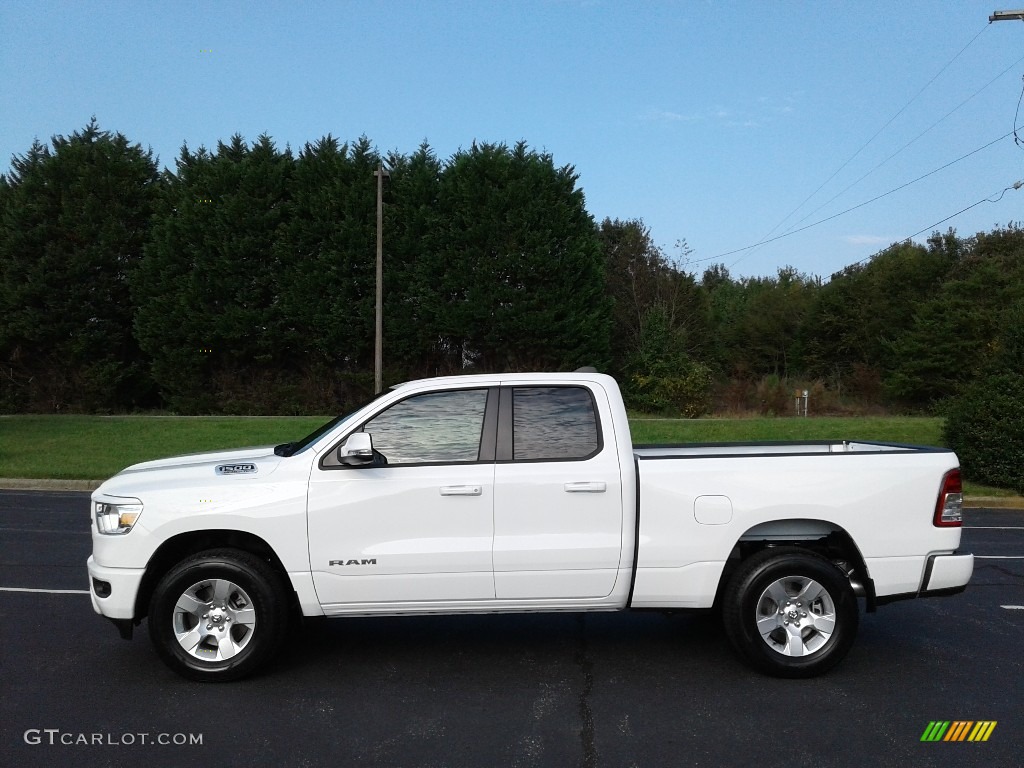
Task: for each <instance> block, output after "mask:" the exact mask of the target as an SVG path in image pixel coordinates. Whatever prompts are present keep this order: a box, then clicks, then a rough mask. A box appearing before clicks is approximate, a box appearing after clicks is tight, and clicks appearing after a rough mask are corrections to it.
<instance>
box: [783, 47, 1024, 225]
mask: <svg viewBox="0 0 1024 768" xmlns="http://www.w3.org/2000/svg"><path fill="white" fill-rule="evenodd" d="M1022 61H1024V56H1022V57H1021V58H1019V59H1017V61H1015V62H1013V64H1011V65H1010V66H1008V67H1007V68H1006V69H1004V70H1003V71H1002V72H1000V73H999V74H998V75H996V76H995V77H994V78H992V79H991V80H989V81H988V82H987V83H985V85H983V86H982V87H981V88H979V89H978V90H977V91H975V92H974V93H972V94H971V95H970V96H968V97H967V98H966V99H964V100H963V101H961V102H960V103H959V104H957V105H956V106H955V107H953V109H951V110H950V111H949V112H947V113H946V114H945V115H943V116H942V117H940V118H939V119H938V120H936V121H935V122H934V123H932V124H931V125H930V126H928V127H927V128H925V129H924V130H923V131H921V133H919V134H918V135H917V136H915V137H914V138H913V139H911V140H910V141H908V142H907V143H906V144H904V145H903V146H902V147H900V148H899V149H897V150H896V151H895V152H893V153H892V154H891V155H889V156H888V157H887V158H885V159H884V160H883V161H882V162H880V163H879V164H878V165H876V166H875V167H874V168H872V169H871V170H870V171H868V172H867V173H865V174H864V175H863V176H861V177H860V178H859V179H857V180H856V181H855V182H853V183H852V184H850V185H848V186H847V187H845V188H843V189H842V190H840V191H839V192H837V193H836V194H835V195H833V196H832V197H830V198H829V199H828V200H826V201H825V202H824V203H822V204H821V205H819V206H818V207H817V208H815V209H814V210H813V211H811V212H810V213H808V214H807V215H806V216H804V217H803V218H802V219H800V221H798V222H797V223H796V224H794V225H793V226H794V227H796V226H799V225H800V224H802V223H803V222H805V221H807V219H809V218H810V217H811V216H813V215H814V214H816V213H817V212H818V211H820V210H821V209H822V208H824V207H825V206H827V205H828V204H829V203H831V202H833V201H835V200H836V199H837V198H839V197H842V196H843V195H844V194H846V193H847V192H848V191H849V190H851V189H853V187H855V186H857V185H858V184H860V183H861V182H862V181H864V179H866V178H867V177H868V176H870V175H871V174H873V173H874V172H875V171H877V170H878V169H879V168H881V167H882V166H883V165H885V164H886V163H888V162H889V161H890V160H892V159H893V158H894V157H896V156H897V155H899V154H901V153H902V152H903V151H904V150H906V149H907V148H909V147H910V146H911V145H912V144H914V143H915V142H916V141H917V140H918V139H920V138H921V137H923V136H924V135H925V134H927V133H928V132H929V131H931V130H932V129H933V128H935V127H936V126H937V125H939V123H941V122H943V121H944V120H946V119H947V118H948V117H950V116H951V115H952V114H953V113H954V112H956V111H958V110H959V109H961V108H962V107H963V106H964V105H966V104H967V103H968V102H969V101H971V100H972V99H974V98H975V97H976V96H977V95H978V94H980V93H981V92H982V91H984V90H985V89H986V88H988V87H989V86H990V85H992V84H993V83H994V82H996V80H998V79H999V78H1001V77H1002V76H1003V75H1005V74H1006V73H1007V72H1009V71H1010V70H1011V69H1013V68H1014V67H1016V66H1017V65H1018V64H1020V63H1021V62H1022ZM1014 125H1016V118H1014ZM1015 130H1016V129H1015ZM788 231H789V230H787V232H788ZM796 231H800V230H796ZM769 242H770V241H769Z"/></svg>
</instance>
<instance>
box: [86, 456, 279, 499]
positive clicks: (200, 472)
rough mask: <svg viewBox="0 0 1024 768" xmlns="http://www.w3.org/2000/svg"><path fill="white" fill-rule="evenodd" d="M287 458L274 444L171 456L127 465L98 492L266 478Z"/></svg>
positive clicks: (129, 492) (131, 493)
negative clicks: (277, 452) (275, 448)
mask: <svg viewBox="0 0 1024 768" xmlns="http://www.w3.org/2000/svg"><path fill="white" fill-rule="evenodd" d="M283 460H284V458H283V457H282V456H278V455H276V454H275V453H274V446H272V445H267V446H261V447H259V448H241V449H234V450H226V451H211V452H209V453H190V454H186V455H184V456H171V457H169V458H166V459H155V460H153V461H144V462H142V463H140V464H133V465H131V466H130V467H126V468H125V469H122V470H121V471H120V472H118V473H117V474H116V475H114V476H113V477H112V478H110V479H109V480H107V481H106V482H105V483H103V484H102V485H100V487H99V488H97V489H96V493H97V494H106V495H108V496H137V495H138V494H139V493H142V492H144V490H146V489H151V488H156V487H160V488H167V487H173V486H196V487H200V486H204V485H212V484H216V483H222V482H245V481H250V480H255V481H258V480H264V479H266V477H267V476H268V475H270V474H271V473H273V472H274V471H275V470H276V469H277V468H278V466H280V464H281V462H282V461H283Z"/></svg>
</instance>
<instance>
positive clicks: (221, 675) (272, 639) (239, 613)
mask: <svg viewBox="0 0 1024 768" xmlns="http://www.w3.org/2000/svg"><path fill="white" fill-rule="evenodd" d="M287 616H288V595H287V592H286V590H285V587H284V583H283V580H282V579H281V577H280V576H279V574H277V573H276V572H275V571H274V570H273V569H272V568H271V567H270V566H269V565H268V564H267V563H266V562H264V561H263V560H261V559H259V558H258V557H256V556H255V555H252V554H250V553H248V552H244V551H241V550H210V551H207V552H200V553H199V554H197V555H193V556H192V557H190V558H188V559H186V560H183V561H182V562H180V563H179V564H178V565H176V566H175V567H174V568H172V569H171V570H170V571H168V572H167V574H166V575H165V576H164V577H163V578H162V579H161V580H160V583H159V584H157V587H156V590H155V591H154V592H153V598H152V600H151V602H150V608H149V635H150V638H151V639H152V641H153V645H154V646H155V648H156V651H157V653H158V654H159V655H160V657H161V658H162V659H163V660H164V662H165V663H166V664H167V665H168V666H169V667H171V669H173V670H174V671H175V672H177V673H178V674H180V675H183V676H184V677H187V678H189V679H192V680H199V681H203V682H226V681H228V680H237V679H239V678H241V677H244V676H245V675H248V674H250V673H251V672H252V671H253V670H255V669H256V668H257V667H258V666H259V665H260V664H263V663H264V662H265V661H267V660H268V659H269V658H270V657H271V656H272V655H273V654H274V652H275V651H276V650H277V649H278V647H279V646H280V644H281V641H282V640H283V638H284V632H285V630H286V629H287Z"/></svg>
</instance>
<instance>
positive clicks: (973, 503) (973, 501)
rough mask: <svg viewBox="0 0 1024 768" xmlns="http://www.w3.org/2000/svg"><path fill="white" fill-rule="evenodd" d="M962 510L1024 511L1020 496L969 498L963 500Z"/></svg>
mask: <svg viewBox="0 0 1024 768" xmlns="http://www.w3.org/2000/svg"><path fill="white" fill-rule="evenodd" d="M964 509H1024V498H1022V497H1020V496H970V497H968V498H966V499H964Z"/></svg>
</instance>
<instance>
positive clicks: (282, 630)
mask: <svg viewBox="0 0 1024 768" xmlns="http://www.w3.org/2000/svg"><path fill="white" fill-rule="evenodd" d="M961 506H962V496H961V487H960V472H959V469H958V462H957V458H956V456H955V455H954V454H953V453H952V452H950V451H948V450H944V449H941V448H922V447H914V446H906V445H890V444H883V443H858V442H844V441H836V442H820V443H818V442H815V443H765V444H708V445H682V446H649V447H634V446H633V444H632V442H631V440H630V434H629V424H628V422H627V420H626V410H625V408H624V407H623V404H622V398H621V396H620V394H619V388H618V386H617V385H616V383H615V381H614V380H613V379H612V378H610V377H608V376H603V375H600V374H590V373H571V374H553V373H543V374H509V375H490V376H487V375H485V376H456V377H450V378H438V379H426V380H422V381H415V382H410V383H407V384H403V385H401V386H398V387H396V388H394V389H393V390H391V391H390V392H388V393H385V394H384V395H382V396H381V397H379V398H378V399H377V400H375V401H373V402H372V403H370V404H369V405H367V406H365V407H363V408H361V409H359V410H357V411H356V412H354V413H352V414H349V415H348V416H345V417H343V418H338V419H335V420H334V421H332V422H330V423H328V424H325V425H324V426H323V427H321V428H320V429H318V430H317V431H316V432H314V433H313V434H311V435H309V436H308V437H306V438H305V439H303V440H299V441H298V442H295V443H288V444H285V445H279V446H277V447H276V448H272V447H267V448H253V449H247V450H240V451H234V452H218V453H207V454H197V455H192V456H182V457H177V458H170V459H161V460H158V461H148V462H145V463H142V464H136V465H134V466H131V467H128V468H127V469H125V470H123V471H122V472H120V473H119V474H117V475H116V476H114V477H113V478H111V479H109V480H107V481H106V482H105V483H103V484H102V485H101V486H100V487H99V488H98V489H97V490H96V491H95V492H94V493H93V496H92V513H93V514H92V541H93V553H92V556H91V557H90V558H89V562H88V567H89V576H90V584H91V595H92V604H93V607H94V608H95V610H96V612H97V613H99V614H101V615H103V616H106V617H108V618H109V619H111V620H113V621H114V623H115V624H116V625H117V626H118V628H119V629H120V631H121V634H122V636H123V637H125V638H130V637H131V633H132V628H133V627H134V626H135V625H137V624H138V623H140V621H141V620H142V619H143V618H145V617H147V616H148V621H149V633H150V636H151V638H152V640H153V642H154V644H155V646H156V649H157V651H158V652H159V654H160V656H161V657H162V658H163V659H164V661H166V662H167V663H168V664H169V665H170V666H171V667H172V668H173V669H175V670H176V671H177V672H179V673H181V674H183V675H185V676H187V677H190V678H193V679H197V680H209V681H216V680H232V679H236V678H239V677H242V676H243V675H245V674H248V673H250V672H252V671H253V670H254V669H256V668H257V667H258V666H260V665H261V664H263V663H264V662H266V661H267V660H268V659H269V658H270V657H271V656H272V655H273V654H274V653H275V652H276V651H277V649H278V648H279V647H280V646H281V644H282V642H283V641H284V639H285V637H286V635H287V632H288V628H289V625H290V624H292V623H293V622H296V621H301V620H302V619H303V617H313V616H370V615H381V614H427V613H444V614H451V613H474V612H477V613H479V612H519V611H523V612H525V611H617V610H622V609H627V608H645V609H664V610H678V609H709V608H715V607H717V608H719V609H720V610H721V613H722V619H723V622H724V626H725V630H726V634H727V636H728V637H729V639H730V641H731V642H732V645H733V646H734V647H735V649H736V651H737V652H738V653H739V655H740V656H741V657H742V658H743V659H744V660H745V661H747V662H748V663H749V664H750V665H752V666H753V667H754V668H756V669H758V670H761V671H763V672H766V673H768V674H773V675H778V676H782V677H809V676H812V675H816V674H819V673H821V672H824V671H825V670H827V669H829V668H831V667H832V666H834V665H835V664H836V663H837V662H839V661H840V660H841V659H842V657H843V656H844V655H845V654H846V653H847V651H848V650H849V648H850V645H851V644H852V642H853V640H854V635H855V634H856V631H857V623H858V615H859V608H858V597H861V598H863V599H864V601H865V607H866V610H868V611H873V610H874V609H875V606H876V605H878V604H881V603H886V602H890V601H893V600H898V599H901V598H910V597H924V596H930V595H943V594H952V593H956V592H960V591H962V590H963V589H964V588H965V586H966V584H967V582H968V581H969V579H970V577H971V573H972V570H973V565H974V560H973V556H972V555H970V554H961V553H958V552H957V548H958V547H959V545H960V525H961Z"/></svg>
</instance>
